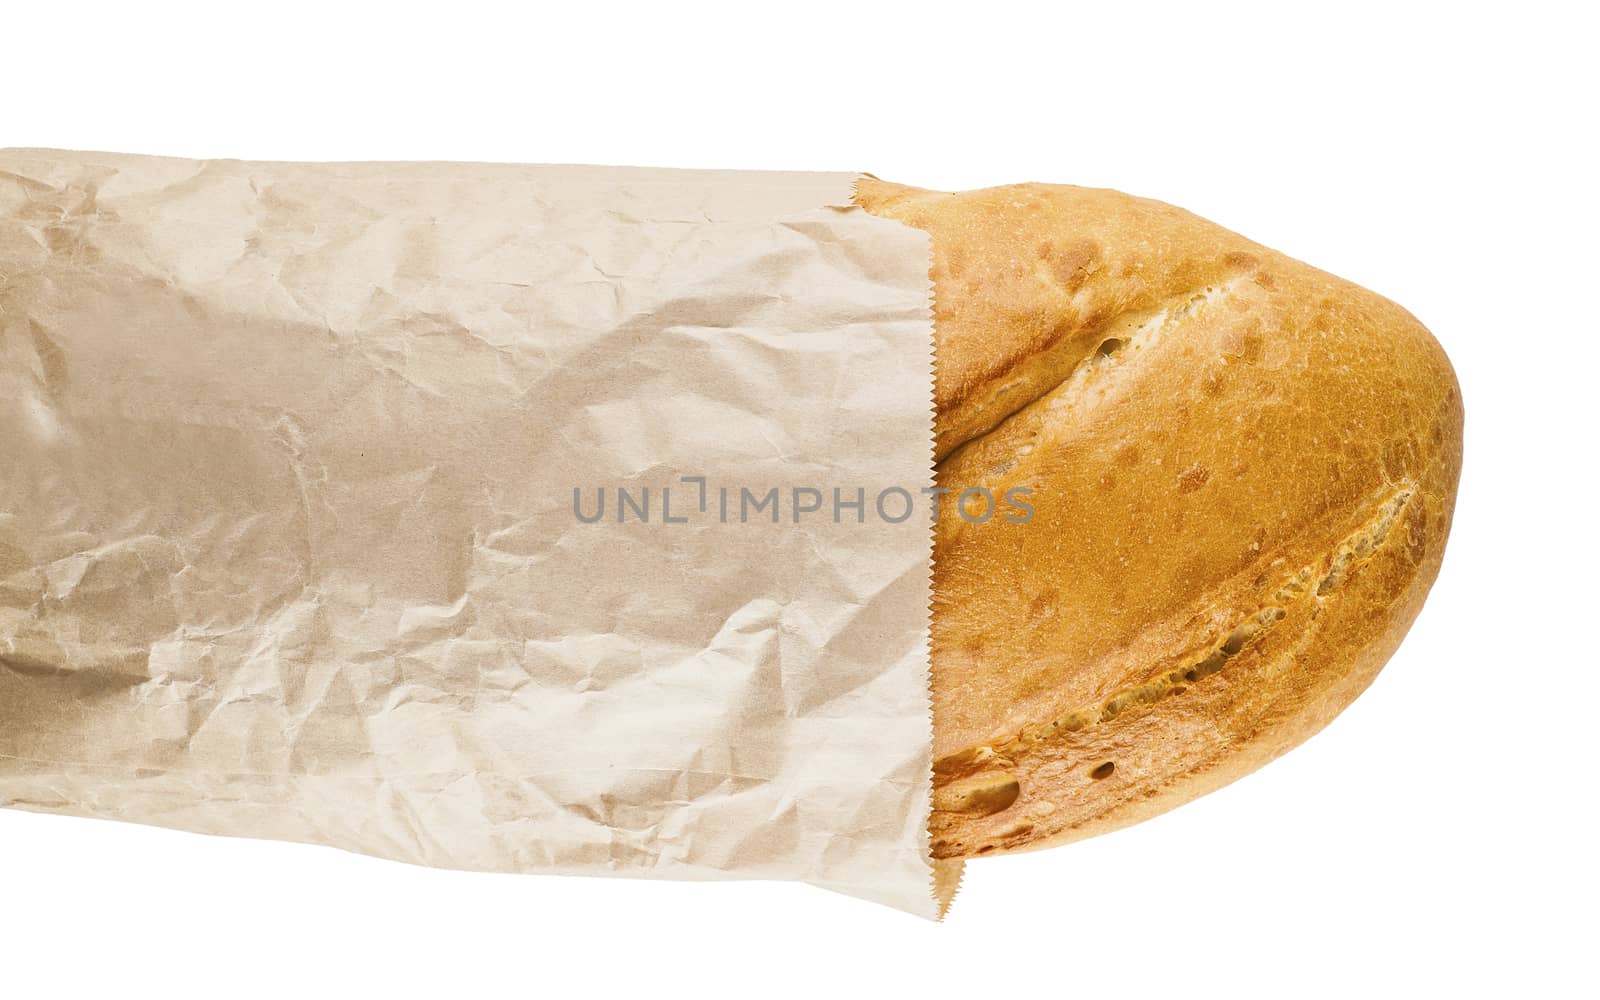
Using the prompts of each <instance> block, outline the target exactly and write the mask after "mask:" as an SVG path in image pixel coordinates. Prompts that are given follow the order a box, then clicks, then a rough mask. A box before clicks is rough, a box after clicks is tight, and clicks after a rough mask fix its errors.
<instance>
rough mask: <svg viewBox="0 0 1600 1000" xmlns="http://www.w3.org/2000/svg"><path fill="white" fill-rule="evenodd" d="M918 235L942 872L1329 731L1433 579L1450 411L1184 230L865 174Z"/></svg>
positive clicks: (1451, 476)
mask: <svg viewBox="0 0 1600 1000" xmlns="http://www.w3.org/2000/svg"><path fill="white" fill-rule="evenodd" d="M856 197H857V201H858V203H859V204H860V205H861V206H863V207H864V208H865V209H866V210H868V211H869V212H872V213H874V214H877V215H880V216H885V217H889V218H893V219H897V220H900V221H902V222H904V223H906V224H908V225H911V226H915V227H917V228H920V229H923V230H926V231H927V232H928V233H929V234H930V235H931V239H932V244H933V284H934V297H935V320H936V334H935V338H936V369H937V377H936V390H935V397H936V399H935V410H936V416H935V428H936V448H935V453H936V459H937V471H936V475H937V479H938V481H939V484H940V485H941V486H948V487H953V488H956V489H962V488H967V487H973V486H989V487H992V488H994V489H995V491H996V495H998V492H999V490H1003V489H1006V488H1012V487H1026V488H1028V489H1031V490H1032V494H1031V496H1030V497H1029V501H1030V503H1031V505H1032V507H1033V508H1034V510H1035V512H1036V513H1035V516H1034V517H1033V518H1032V520H1031V521H1029V522H1028V523H1027V524H1021V525H1019V524H1015V523H1011V522H1009V521H1007V520H1005V519H1002V518H993V519H991V520H989V521H986V522H984V523H971V522H969V521H968V520H965V519H962V518H959V517H943V518H940V519H939V523H938V525H937V528H936V529H935V531H936V534H935V565H934V579H933V590H934V597H933V623H932V629H933V633H932V634H933V654H932V655H933V686H934V692H933V696H934V726H935V747H934V759H935V766H934V770H935V812H934V815H933V819H932V824H931V825H932V835H933V844H934V853H935V855H936V856H937V857H940V858H962V857H971V856H975V855H982V854H987V853H991V852H1003V851H1016V850H1026V849H1033V848H1039V847H1046V846H1051V845H1054V844H1059V843H1064V842H1066V841H1070V840H1075V839H1079V838H1082V837H1087V836H1092V835H1094V834H1097V833H1102V832H1105V831H1108V830H1112V829H1115V828H1118V827H1121V826H1126V825H1128V824H1130V823H1135V822H1138V821H1140V820H1142V819H1146V818H1148V817H1150V816H1153V815H1155V814H1157V813H1160V812H1163V811H1165V810H1167V809H1170V808H1172V807H1173V806H1176V805H1180V804H1182V803H1183V802H1186V801H1188V800H1190V799H1193V798H1195V797H1197V796H1199V795H1202V794H1204V793H1206V792H1208V791H1211V790H1213V789H1215V788H1217V787H1220V786H1221V785H1223V784H1226V783H1227V782H1229V781H1232V780H1233V779H1235V778H1238V777H1240V776H1242V775H1244V774H1246V773H1248V772H1250V771H1252V770H1254V769H1255V768H1257V767H1259V766H1261V765H1262V764H1264V763H1266V762H1267V761H1269V760H1271V759H1273V758H1274V757H1276V756H1278V755H1279V754H1281V753H1283V752H1284V751H1286V750H1288V749H1290V748H1292V747H1294V746H1295V745H1296V744H1298V743H1300V742H1301V741H1302V740H1304V739H1306V738H1307V737H1308V736H1310V735H1311V734H1313V733H1315V732H1316V731H1317V730H1319V729H1321V728H1322V727H1323V726H1324V725H1326V724H1327V723H1328V722H1329V720H1331V719H1332V718H1333V717H1334V716H1335V715H1336V714H1338V712H1339V711H1341V710H1342V709H1343V708H1344V707H1345V706H1346V705H1348V704H1349V703H1350V702H1351V701H1352V700H1353V699H1354V698H1355V697H1356V696H1357V695H1358V694H1360V693H1361V691H1362V690H1363V689H1364V688H1366V686H1367V685H1368V684H1369V683H1370V682H1371V681H1372V679H1373V677H1374V675H1376V673H1377V672H1378V670H1379V669H1380V668H1381V667H1382V665H1383V664H1384V662H1385V660H1387V658H1388V657H1389V655H1390V654H1391V653H1392V652H1393V651H1394V649H1395V646H1396V645H1397V644H1398V643H1399V641H1400V639H1401V637H1402V636H1403V635H1404V633H1405V631H1406V629H1407V628H1408V627H1409V626H1410V624H1411V622H1412V620H1413V619H1414V618H1415V617H1416V615H1417V612H1418V610H1419V609H1420V607H1421V605H1422V601H1423V597H1424V596H1425V594H1426V593H1427V590H1428V588H1429V586H1430V585H1431V583H1432V582H1433V580H1434V577H1435V576H1436V574H1437V573H1438V570H1439V564H1440V559H1441V556H1442V554H1443V551H1444V544H1445V537H1446V535H1447V533H1448V531H1449V527H1450V518H1451V512H1452V508H1453V504H1454V496H1455V489H1456V483H1457V479H1458V475H1459V471H1460V463H1461V441H1462V402H1461V397H1460V393H1459V390H1458V388H1457V385H1456V380H1455V377H1454V374H1453V372H1452V370H1451V367H1450V364H1449V362H1448V361H1447V360H1446V358H1445V356H1444V353H1443V352H1442V351H1441V350H1440V348H1439V345H1438V344H1437V343H1436V342H1435V341H1434V340H1433V338H1432V337H1431V336H1430V335H1429V333H1428V331H1427V330H1426V329H1424V328H1423V327H1422V325H1421V324H1419V323H1418V322H1417V320H1416V319H1414V318H1413V317H1412V316H1411V315H1410V314H1408V313H1407V312H1406V311H1405V310H1403V309H1401V308H1399V307H1398V306H1396V305H1394V304H1393V303H1391V302H1389V301H1387V300H1385V299H1383V298H1381V297H1379V296H1378V295H1375V294H1373V293H1371V292H1368V291H1366V290H1364V289H1362V288H1359V287H1357V286H1355V285H1352V284H1350V283H1348V282H1345V281H1341V280H1339V279H1338V278H1334V277H1332V276H1330V275H1327V274H1324V273H1322V272H1320V271H1317V270H1315V269H1313V268H1311V267H1308V266H1306V265H1304V264H1301V263H1299V262H1297V261H1294V260H1291V259H1289V258H1287V257H1285V256H1283V255H1282V254H1279V253H1276V252H1274V251H1272V250H1269V249H1267V248H1265V247H1262V246H1259V245H1257V244H1254V243H1252V242H1250V241H1248V240H1246V239H1243V238H1241V237H1239V236H1237V235H1235V234H1234V233H1231V232H1228V231H1227V230H1224V229H1222V228H1220V227H1218V226H1215V225H1212V224H1211V223H1208V222H1206V221H1204V220H1202V219H1199V218H1196V217H1195V216H1193V215H1190V214H1188V213H1186V212H1183V211H1181V210H1179V209H1176V208H1173V207H1171V206H1168V205H1164V204H1160V203H1158V202H1154V201H1148V200H1143V199H1139V198H1133V197H1129V196H1127V195H1123V194H1119V193H1116V192H1113V191H1102V190H1089V189H1084V188H1076V187H1067V186H1059V185H1040V184H1023V185H1016V186H1010V187H1001V188H994V189H990V190H984V191H973V192H967V193H963V194H943V193H936V192H932V191H924V190H919V189H916V188H910V187H904V186H901V185H897V184H891V183H886V182H882V181H879V180H876V179H874V178H867V179H864V180H863V181H862V183H861V184H860V185H859V187H858V190H857V195H856Z"/></svg>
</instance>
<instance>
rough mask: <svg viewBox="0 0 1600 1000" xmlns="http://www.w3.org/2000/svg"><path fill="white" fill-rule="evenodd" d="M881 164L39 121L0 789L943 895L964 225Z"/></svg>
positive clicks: (324, 834) (18, 294)
mask: <svg viewBox="0 0 1600 1000" xmlns="http://www.w3.org/2000/svg"><path fill="white" fill-rule="evenodd" d="M854 181H855V177H854V176H853V175H849V174H787V173H747V172H716V171H668V170H645V169H629V168H610V167H587V166H538V167H532V166H512V165H485V164H428V163H408V164H396V163H383V164H288V163H245V162H237V161H205V162H197V161H190V160H180V159H166V158H153V157H136V156H126V155H114V154H101V153H68V152H57V151H40V150H10V151H5V152H0V804H3V805H9V806H15V807H20V808H25V809H32V810H42V811H51V812H61V813H70V814H76V815H83V816H97V817H107V818H115V819H121V820H131V821H135V822H141V823H153V824H159V825H163V826H169V827H176V828H182V829H186V830H194V831H202V832H207V833H215V834H230V835H243V836H253V837H269V838H278V839H287V840H296V841H306V842H313V843H320V844H329V845H334V846H337V847H342V848H346V849H349V850H353V851H359V852H363V853H367V854H373V855H379V856H383V857H388V858H394V859H399V860H403V861H409V862H415V863H420V864H426V865H435V866H445V867H454V868H466V869H476V870H491V871H516V872H544V873H571V874H585V875H598V874H606V875H627V876H653V877H665V878H690V879H725V878H741V879H744V878H760V879H790V880H801V881H805V882H810V883H814V884H816V885H820V886H825V887H828V888H831V889H835V890H839V891H842V892H846V893H851V894H854V895H857V896H862V897H866V898H869V899H873V900H877V901H880V902H883V903H887V904H890V905H893V906H896V907H899V908H902V909H905V910H909V911H912V912H915V913H920V914H923V915H928V916H932V915H934V914H935V912H936V902H935V899H934V894H933V892H932V891H931V884H932V883H931V879H932V863H931V860H930V855H929V851H928V836H927V832H926V831H927V819H928V815H929V808H930V806H929V799H930V777H929V765H930V752H931V715H930V709H929V701H928V659H927V656H928V652H927V623H928V597H929V583H928V569H929V560H930V556H931V552H930V540H929V531H928V523H927V519H926V517H925V516H923V515H922V514H921V513H920V508H919V515H918V516H913V517H909V518H907V519H905V520H903V521H900V522H897V523H896V522H892V521H890V520H887V519H885V517H881V516H878V514H879V511H877V510H874V506H875V505H874V499H875V498H877V497H879V496H880V495H882V491H883V490H885V489H887V488H891V487H900V488H903V489H904V490H906V491H907V492H908V493H909V494H911V495H915V494H916V492H917V491H918V490H919V489H922V488H926V487H929V486H931V485H932V483H931V478H930V456H931V442H932V437H931V426H930V413H929V399H930V390H931V388H932V357H931V343H932V325H931V324H932V320H931V313H930V289H929V282H928V270H927V266H928V244H927V238H926V236H925V234H923V233H921V232H918V231H916V230H913V229H910V228H907V227H904V226H901V225H899V224H898V223H894V222H890V221H887V220H883V219H878V218H875V217H873V216H870V215H867V214H866V213H865V212H863V211H861V210H859V209H857V208H855V207H853V206H852V204H851V201H850V196H851V191H852V186H853V183H854ZM619 488H620V489H622V490H624V491H626V492H627V494H628V497H627V501H628V503H627V505H626V506H623V504H624V501H623V500H622V499H621V498H620V496H619V494H618V493H617V491H618V489H619ZM770 488H776V489H777V490H778V491H779V499H780V501H781V503H782V508H781V515H782V516H781V518H780V520H779V521H778V523H773V522H772V521H771V520H770V519H769V515H768V513H767V512H766V510H765V509H760V510H758V513H757V515H756V516H755V517H754V518H748V517H746V518H740V517H739V516H738V508H737V507H735V516H734V518H732V519H728V520H724V519H723V518H722V517H719V512H720V511H719V508H720V507H721V506H722V505H723V504H724V503H725V502H726V501H725V500H723V499H721V498H723V497H725V496H726V495H727V494H726V491H727V490H729V489H731V490H733V494H732V495H733V497H734V499H735V503H736V504H737V502H738V501H739V499H740V497H741V493H740V491H741V490H746V489H747V490H749V491H750V492H751V494H752V495H753V496H754V497H756V498H758V499H763V498H765V496H766V493H767V491H768V490H769V489H770ZM796 488H801V489H804V490H815V491H816V492H817V493H818V494H819V495H820V496H821V497H822V498H823V499H822V504H823V505H822V509H821V511H820V512H819V513H816V514H812V513H810V512H806V514H805V516H803V517H802V516H800V514H799V513H798V508H802V507H807V506H809V505H810V501H811V494H810V493H809V492H804V493H801V494H800V497H801V498H802V499H800V500H796V501H795V502H794V503H792V504H791V503H789V498H790V495H791V493H792V492H793V491H794V490H795V489H796ZM835 489H838V490H840V491H841V492H840V493H839V494H838V496H839V497H842V498H843V499H844V500H845V501H846V502H847V503H846V506H845V507H844V508H843V510H842V511H835V509H834V503H833V502H834V500H835V494H834V492H833V491H834V490H835ZM858 489H861V490H862V491H863V494H862V495H864V496H865V497H866V498H867V503H866V509H865V512H864V513H865V515H866V516H865V517H864V518H863V519H862V520H861V521H858V520H857V513H856V509H855V508H854V507H851V506H850V505H849V504H848V501H851V500H854V499H855V498H856V497H857V495H858V494H857V492H856V491H857V490H858ZM646 490H648V493H649V497H650V499H649V503H650V504H651V506H652V508H653V509H652V510H651V511H650V512H649V513H650V514H653V515H654V517H650V516H648V515H647V516H645V517H640V516H639V510H638V501H639V499H640V498H641V496H643V495H644V491H646ZM575 491H576V493H575ZM602 494H605V495H606V497H607V500H608V501H610V504H611V505H610V506H609V507H608V508H607V510H606V513H605V515H604V516H603V517H600V518H599V519H597V520H595V521H594V523H588V522H587V521H586V520H585V518H586V517H589V516H592V515H593V514H594V511H595V503H596V501H597V498H598V497H600V496H601V495H602ZM664 502H665V503H666V504H667V505H668V507H669V509H668V510H663V503H664ZM889 506H890V510H889V515H888V516H891V517H892V516H893V515H894V514H896V513H898V510H896V509H895V508H896V507H897V506H898V501H897V500H896V499H894V497H891V502H890V504H889ZM791 508H795V510H791ZM619 509H621V510H622V513H623V518H622V523H618V517H617V513H618V510H619ZM835 513H839V514H841V515H842V516H839V517H838V518H837V520H836V519H835V517H834V516H832V515H834V514H835ZM663 514H669V515H670V517H671V518H683V520H681V521H680V520H669V519H666V518H664V517H663ZM797 522H798V523H797ZM945 874H949V873H945Z"/></svg>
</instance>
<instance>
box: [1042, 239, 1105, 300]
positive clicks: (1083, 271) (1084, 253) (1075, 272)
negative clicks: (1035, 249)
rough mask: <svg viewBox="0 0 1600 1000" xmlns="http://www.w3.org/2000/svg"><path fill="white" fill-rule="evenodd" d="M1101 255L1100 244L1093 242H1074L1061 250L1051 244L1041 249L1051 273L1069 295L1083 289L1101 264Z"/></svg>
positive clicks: (1044, 245) (1043, 245) (1046, 244)
mask: <svg viewBox="0 0 1600 1000" xmlns="http://www.w3.org/2000/svg"><path fill="white" fill-rule="evenodd" d="M1100 253H1101V250H1100V244H1098V243H1096V242H1095V241H1093V240H1073V241H1072V242H1070V243H1068V244H1067V245H1066V246H1064V247H1062V248H1061V249H1059V250H1057V249H1056V248H1055V247H1053V246H1052V245H1051V244H1049V243H1045V244H1042V245H1041V246H1040V247H1039V254H1040V256H1041V257H1042V258H1043V259H1044V261H1045V263H1047V264H1049V265H1050V273H1051V274H1052V275H1053V276H1054V277H1055V279H1056V281H1057V282H1059V283H1060V284H1061V287H1062V288H1064V289H1066V290H1067V292H1068V293H1069V294H1070V293H1072V292H1076V291H1077V290H1078V289H1080V288H1082V287H1083V283H1084V282H1085V281H1087V280H1088V279H1089V275H1090V274H1091V273H1093V271H1094V270H1095V267H1096V266H1097V265H1098V264H1099V262H1100Z"/></svg>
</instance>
